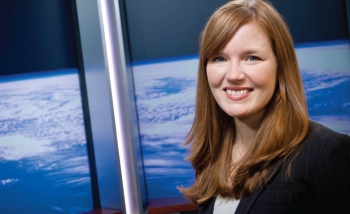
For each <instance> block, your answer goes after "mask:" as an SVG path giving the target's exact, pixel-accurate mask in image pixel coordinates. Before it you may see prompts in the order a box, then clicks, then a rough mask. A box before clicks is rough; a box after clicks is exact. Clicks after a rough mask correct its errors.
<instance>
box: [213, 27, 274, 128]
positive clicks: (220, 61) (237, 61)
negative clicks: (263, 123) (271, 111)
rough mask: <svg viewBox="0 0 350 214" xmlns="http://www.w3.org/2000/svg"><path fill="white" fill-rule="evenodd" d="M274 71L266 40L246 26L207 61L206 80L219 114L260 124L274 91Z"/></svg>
mask: <svg viewBox="0 0 350 214" xmlns="http://www.w3.org/2000/svg"><path fill="white" fill-rule="evenodd" d="M276 69H277V62H276V57H275V54H274V52H273V50H272V47H271V42H270V39H269V37H268V36H267V35H266V34H265V33H264V32H263V31H262V30H261V29H260V27H259V26H258V25H256V24H254V23H253V22H249V23H247V24H245V25H243V26H242V27H240V28H239V29H238V31H237V32H236V33H235V34H234V36H233V37H232V38H231V40H230V41H229V42H228V44H227V45H226V46H225V47H224V48H223V49H222V50H221V51H220V52H219V53H217V54H215V55H213V56H211V57H210V58H209V60H208V63H207V77H208V82H209V86H210V89H211V92H212V93H213V96H214V98H215V100H216V102H217V103H218V105H219V106H220V107H221V109H222V110H223V111H225V112H226V113H227V114H228V115H230V116H231V117H235V118H237V119H240V120H251V119H253V121H254V120H255V119H257V120H258V121H257V122H260V118H261V116H262V115H263V112H264V110H265V108H266V105H267V103H268V102H269V101H270V99H271V97H272V95H273V93H274V91H275V86H276V78H277V77H276Z"/></svg>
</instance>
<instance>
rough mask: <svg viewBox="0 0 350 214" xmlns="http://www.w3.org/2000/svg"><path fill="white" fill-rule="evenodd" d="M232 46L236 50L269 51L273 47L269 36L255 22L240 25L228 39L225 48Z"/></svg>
mask: <svg viewBox="0 0 350 214" xmlns="http://www.w3.org/2000/svg"><path fill="white" fill-rule="evenodd" d="M231 47H234V49H235V50H239V49H257V50H261V51H264V50H265V51H269V50H271V49H272V46H271V40H270V38H269V36H268V35H267V34H266V33H265V31H264V30H263V29H262V28H261V27H260V26H259V25H258V24H256V23H255V22H248V23H246V24H244V25H242V26H240V27H239V28H238V29H237V31H236V32H235V33H234V34H233V35H232V36H231V37H230V39H229V40H228V41H227V44H226V45H225V46H224V48H223V50H225V49H227V48H231Z"/></svg>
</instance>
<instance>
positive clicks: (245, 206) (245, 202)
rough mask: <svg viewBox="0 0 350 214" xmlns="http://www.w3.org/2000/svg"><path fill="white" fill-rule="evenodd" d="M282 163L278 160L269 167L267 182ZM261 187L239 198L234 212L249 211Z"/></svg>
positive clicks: (236, 213) (243, 213)
mask: <svg viewBox="0 0 350 214" xmlns="http://www.w3.org/2000/svg"><path fill="white" fill-rule="evenodd" d="M282 163H283V161H282V160H279V161H277V162H276V163H275V164H274V165H273V166H272V167H271V168H270V170H269V173H268V175H267V177H266V183H268V182H269V181H270V180H271V178H272V177H273V176H274V175H275V174H276V173H277V171H278V169H279V168H280V167H281V165H282ZM262 189H263V188H261V189H260V190H257V191H256V192H253V193H252V194H250V195H249V196H247V197H245V198H241V200H240V202H239V204H238V207H237V209H236V212H235V214H247V213H249V211H250V209H251V208H252V206H253V204H254V202H255V201H256V199H257V197H258V196H259V195H260V193H261V191H262ZM213 207H214V206H213Z"/></svg>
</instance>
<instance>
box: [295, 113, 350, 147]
mask: <svg viewBox="0 0 350 214" xmlns="http://www.w3.org/2000/svg"><path fill="white" fill-rule="evenodd" d="M303 144H305V145H302V146H303V147H311V148H313V147H317V148H318V149H316V150H325V149H326V150H328V149H330V148H331V147H337V146H341V145H342V146H346V147H347V146H350V137H349V136H348V135H346V134H341V133H338V132H336V131H333V130H331V129H330V128H327V127H325V126H323V125H321V124H319V123H317V122H315V121H312V120H310V123H309V131H308V134H307V136H306V137H305V139H304V141H303Z"/></svg>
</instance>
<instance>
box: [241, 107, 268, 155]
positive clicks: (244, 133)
mask: <svg viewBox="0 0 350 214" xmlns="http://www.w3.org/2000/svg"><path fill="white" fill-rule="evenodd" d="M262 117H263V112H260V113H259V114H257V115H255V117H254V118H249V119H240V118H234V121H235V127H236V141H235V143H236V144H238V145H239V146H240V148H242V150H244V151H245V150H246V149H248V148H249V147H250V145H251V141H252V138H253V137H254V134H255V132H256V131H257V130H258V128H259V126H260V123H261V121H262Z"/></svg>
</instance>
